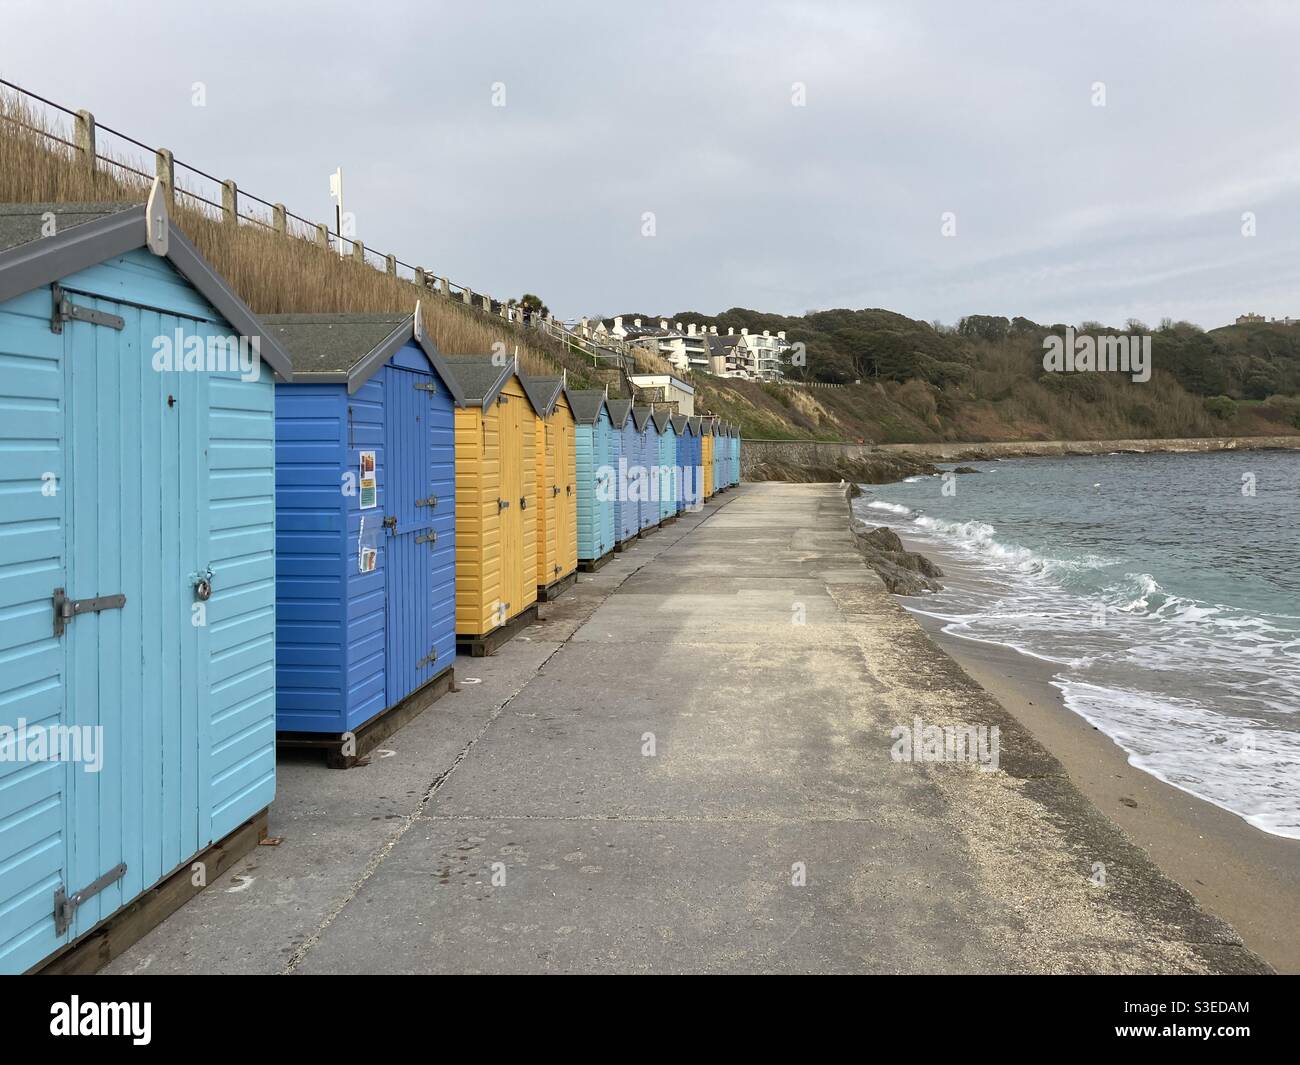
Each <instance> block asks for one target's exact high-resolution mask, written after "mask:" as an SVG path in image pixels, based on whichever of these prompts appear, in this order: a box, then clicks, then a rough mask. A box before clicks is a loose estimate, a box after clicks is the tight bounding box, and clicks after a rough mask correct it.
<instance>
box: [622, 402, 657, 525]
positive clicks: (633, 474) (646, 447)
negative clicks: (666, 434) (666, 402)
mask: <svg viewBox="0 0 1300 1065" xmlns="http://www.w3.org/2000/svg"><path fill="white" fill-rule="evenodd" d="M653 415H654V410H653V409H652V408H650V407H636V406H634V407H633V408H632V422H633V425H634V426H635V428H636V433H637V440H636V465H635V467H630V468H629V473H628V491H629V492H630V493H631V494H632V495H634V496H636V501H637V526H638V528H639V529H640V531H641V532H642V533H645V532H647V531H649V530H653V529H657V528H658V527H659V502H658V500H656V499H655V498H654V495H655V492H654V478H655V467H656V466H658V465H659V430H658V429H657V428H656V427H655V423H654V417H653Z"/></svg>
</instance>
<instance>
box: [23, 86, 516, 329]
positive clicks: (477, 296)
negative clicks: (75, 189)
mask: <svg viewBox="0 0 1300 1065" xmlns="http://www.w3.org/2000/svg"><path fill="white" fill-rule="evenodd" d="M0 86H2V87H3V88H4V89H7V90H8V91H9V93H11V94H12V95H13V96H14V97H15V98H16V99H17V100H18V101H19V102H20V103H22V104H23V105H24V109H25V110H27V111H31V112H39V114H40V120H39V121H38V122H24V121H22V120H21V119H19V118H16V117H14V116H13V115H8V114H4V113H0V119H3V120H4V121H6V122H9V123H10V124H12V125H15V126H19V127H21V128H23V129H25V130H27V131H28V132H30V133H33V134H35V135H37V136H40V137H44V138H46V139H47V140H50V141H52V142H55V143H57V144H61V145H63V146H64V147H66V148H70V149H71V150H72V151H73V153H74V157H75V159H76V160H77V162H78V163H79V165H81V166H83V167H85V168H86V169H87V170H89V171H91V172H92V173H93V172H97V171H99V170H101V169H107V168H113V169H116V170H121V171H125V172H126V173H129V174H132V175H134V176H135V177H138V178H140V179H142V180H144V181H147V182H150V183H152V182H153V181H155V180H158V181H161V182H162V184H163V186H164V188H166V190H167V192H168V194H169V195H170V197H171V198H172V201H173V202H176V201H177V200H180V199H183V200H184V202H185V203H186V204H187V205H190V206H193V207H194V208H195V209H197V210H199V211H201V212H203V213H205V214H207V215H209V216H210V217H213V218H217V219H220V220H222V221H226V222H230V223H232V224H236V225H238V224H244V225H255V226H260V227H262V228H264V229H268V230H272V231H274V232H277V233H281V234H283V235H285V236H289V237H297V238H300V239H304V240H314V241H315V242H317V243H318V244H320V245H321V246H322V247H325V248H328V249H331V250H333V251H335V252H336V253H338V254H340V255H342V256H350V257H351V258H352V259H354V260H355V261H357V262H360V263H366V264H367V265H370V266H372V267H374V268H375V269H377V270H381V271H383V272H385V273H387V274H388V275H389V276H391V277H396V278H401V279H402V280H405V281H409V282H411V283H412V284H414V285H416V286H418V287H420V288H421V289H424V290H426V291H428V292H431V293H433V294H434V295H437V296H442V297H445V298H447V299H451V300H459V301H460V302H462V303H465V304H466V305H469V306H472V307H475V308H477V309H481V310H484V311H487V312H489V313H498V314H499V315H500V316H501V317H502V318H506V319H507V320H511V319H512V318H513V316H512V315H511V313H510V311H511V306H510V303H509V301H501V300H496V299H493V298H492V297H491V296H489V295H487V294H486V293H482V292H478V291H476V290H475V289H473V288H471V287H470V286H469V285H465V284H462V283H460V282H458V281H453V280H451V278H449V277H445V276H439V275H437V274H435V273H434V272H433V271H431V270H426V269H425V268H424V267H422V266H416V265H413V264H411V263H408V262H405V261H404V260H402V259H399V258H398V257H397V256H396V255H390V254H384V253H382V252H379V251H376V250H374V249H371V248H367V247H366V246H365V243H364V242H363V241H362V240H360V239H359V238H357V237H355V236H348V235H346V234H344V233H341V232H339V231H338V228H337V227H336V228H335V229H331V228H330V226H329V225H328V224H327V223H323V222H314V221H312V220H311V219H309V218H305V217H303V216H302V215H299V214H295V213H294V212H293V211H290V210H288V208H286V207H285V205H284V204H282V203H273V202H272V201H270V200H265V199H263V198H262V197H260V196H255V195H254V194H253V193H251V192H247V191H245V190H242V189H240V188H239V186H238V185H237V184H236V182H235V181H234V180H232V179H226V178H219V177H216V176H215V175H213V174H210V173H208V172H207V171H205V170H202V169H200V168H199V167H197V166H193V165H191V164H189V163H186V162H184V161H182V160H180V159H177V158H176V157H175V156H174V155H173V154H172V152H170V151H169V150H168V149H166V148H160V147H151V146H150V145H148V144H145V143H144V142H143V141H139V140H137V139H136V138H134V137H132V136H130V135H129V134H126V133H123V132H121V131H120V130H116V129H114V128H113V127H111V126H106V125H104V124H103V123H102V122H97V121H96V119H95V116H94V115H93V114H92V113H91V112H89V111H85V110H73V109H72V108H70V107H64V106H63V105H62V104H60V103H57V102H55V101H54V100H50V99H48V98H47V97H44V96H41V95H39V94H38V93H34V92H31V91H30V90H28V89H24V88H23V87H22V86H21V85H17V84H15V83H14V82H12V81H9V80H7V79H5V78H0ZM42 109H43V110H42ZM60 123H62V126H63V127H65V128H62V129H61V128H60ZM65 134H66V135H65ZM105 135H107V136H108V137H110V138H113V139H115V140H116V141H120V142H122V143H123V144H125V145H129V146H130V147H129V149H128V153H127V154H128V155H129V154H130V152H131V151H135V152H145V153H147V154H148V155H152V156H153V160H154V164H153V173H150V172H149V171H148V170H147V169H143V168H142V166H141V165H135V164H136V163H138V160H131V161H128V159H127V158H124V157H123V156H122V155H120V154H117V153H113V152H109V151H101V150H100V148H101V142H102V140H103V138H104V136H105ZM178 174H179V177H180V180H178Z"/></svg>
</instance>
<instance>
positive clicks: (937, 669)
mask: <svg viewBox="0 0 1300 1065" xmlns="http://www.w3.org/2000/svg"><path fill="white" fill-rule="evenodd" d="M541 609H542V615H543V620H542V621H541V622H540V623H539V624H537V625H535V626H533V627H532V628H530V629H527V630H525V631H524V632H523V634H522V635H521V637H519V638H516V639H515V640H514V641H512V642H511V643H510V644H508V645H507V646H505V647H504V648H502V649H501V650H500V651H499V652H498V653H497V654H496V655H495V656H494V657H491V658H487V659H478V660H472V659H464V658H462V659H460V660H459V661H458V662H457V667H456V669H457V676H458V680H459V684H460V691H458V692H456V693H453V694H450V695H448V696H446V697H445V698H444V699H442V700H441V701H440V702H439V703H437V704H435V705H434V706H433V707H432V708H431V709H430V710H428V711H427V712H426V713H424V714H423V715H422V716H421V717H420V718H418V719H417V720H416V721H414V722H413V723H412V724H410V725H408V726H407V727H406V728H404V729H403V730H402V731H400V732H398V733H397V734H396V735H394V736H393V737H391V739H389V740H388V741H387V742H386V743H385V744H384V746H383V749H381V750H380V751H379V752H376V753H375V754H374V755H372V757H371V759H370V762H369V764H367V765H363V766H360V767H358V768H355V769H352V770H349V771H346V772H340V771H334V770H329V769H326V768H325V767H324V766H323V765H322V764H321V763H320V762H318V761H315V760H313V759H311V758H306V757H295V758H292V759H289V758H286V757H282V758H281V760H280V770H281V772H280V780H279V794H278V798H277V801H276V804H275V806H274V807H273V808H272V812H271V832H272V834H273V835H275V836H277V837H281V838H282V842H281V843H280V844H279V846H276V847H259V848H256V849H255V850H254V852H253V853H252V854H251V855H250V856H249V857H248V858H247V859H245V860H244V861H243V862H241V863H240V864H239V865H238V866H236V867H235V868H234V870H233V871H232V873H230V874H227V875H226V876H225V877H223V879H222V882H220V883H217V884H214V885H212V886H211V887H209V889H208V890H207V891H205V892H203V893H202V894H201V895H199V896H198V897H197V898H196V899H195V900H194V901H193V902H191V903H190V904H189V905H187V906H186V907H184V908H183V909H182V910H180V911H179V912H178V913H176V914H175V915H174V916H173V917H171V918H170V919H169V920H168V921H167V922H165V923H164V924H163V925H162V926H161V927H160V928H158V929H156V930H155V931H154V932H152V933H151V934H150V935H149V936H147V937H146V938H145V939H144V940H142V941H141V942H140V943H138V944H137V945H136V946H135V947H134V948H132V949H131V950H130V951H128V952H127V953H126V954H125V955H124V956H123V957H121V958H119V959H118V960H117V961H115V962H114V963H113V964H112V965H111V966H110V969H109V971H113V972H149V973H163V972H166V973H172V972H175V973H191V972H194V973H197V972H223V973H245V972H257V973H282V972H294V973H297V972H302V973H329V972H335V973H337V972H363V973H390V972H392V973H426V972H428V973H432V972H679V971H689V972H700V971H722V972H953V971H958V972H1207V971H1208V972H1239V971H1260V970H1261V969H1262V968H1263V966H1262V963H1260V962H1259V961H1258V959H1257V958H1256V957H1255V956H1254V955H1253V954H1251V953H1250V952H1249V951H1247V950H1246V949H1245V948H1244V947H1243V946H1242V945H1241V943H1240V940H1239V939H1238V937H1237V936H1236V934H1235V933H1234V932H1233V931H1232V930H1231V929H1230V928H1228V926H1226V925H1225V924H1223V923H1222V922H1221V921H1219V920H1217V919H1216V918H1213V917H1210V916H1208V915H1207V914H1205V913H1204V912H1203V911H1202V910H1200V909H1199V908H1198V907H1197V905H1196V904H1195V903H1194V902H1193V901H1192V900H1191V898H1190V897H1189V896H1188V895H1187V894H1186V892H1184V891H1183V890H1182V889H1181V888H1179V887H1178V886H1176V885H1175V884H1173V883H1172V882H1171V881H1169V880H1168V879H1167V878H1165V877H1164V876H1163V875H1161V874H1160V873H1159V872H1158V871H1157V870H1156V869H1155V868H1154V867H1153V866H1152V865H1151V863H1150V862H1149V861H1148V860H1147V858H1146V857H1145V855H1144V854H1143V852H1141V851H1140V850H1139V849H1137V848H1136V847H1134V846H1132V845H1131V844H1129V843H1128V842H1127V841H1126V840H1125V838H1124V837H1123V836H1122V835H1121V834H1120V833H1119V831H1118V829H1116V828H1115V827H1114V826H1113V825H1112V824H1111V823H1110V822H1109V821H1108V820H1106V819H1105V818H1104V817H1102V815H1101V814H1100V813H1098V812H1097V811H1096V810H1095V809H1094V808H1093V807H1092V806H1091V805H1089V804H1088V803H1087V801H1086V800H1084V799H1083V797H1082V796H1081V795H1080V794H1079V793H1078V792H1077V791H1076V790H1075V788H1074V787H1073V785H1071V784H1070V782H1069V781H1068V779H1067V778H1066V777H1065V775H1064V772H1063V770H1062V769H1061V767H1060V765H1059V763H1057V762H1056V760H1055V759H1054V758H1052V757H1051V756H1050V755H1049V754H1048V753H1047V752H1046V751H1045V750H1044V749H1043V748H1042V747H1041V746H1040V745H1038V743H1037V742H1036V741H1034V740H1033V739H1032V737H1030V735H1029V734H1028V733H1027V732H1026V731H1025V730H1024V729H1023V728H1022V727H1021V726H1019V725H1018V724H1017V723H1016V722H1015V721H1014V720H1013V719H1012V718H1011V717H1010V716H1009V715H1008V714H1007V713H1006V712H1005V711H1004V710H1003V709H1002V708H1001V707H1000V706H999V705H998V703H997V702H996V701H995V700H994V699H993V698H992V697H991V696H989V695H987V694H986V693H985V692H984V691H983V690H982V689H980V688H978V687H977V686H976V685H975V684H974V683H973V682H972V681H971V680H970V679H969V678H968V677H967V676H966V674H965V673H963V672H962V671H961V670H960V669H959V668H958V667H957V666H956V665H955V664H954V663H953V662H952V661H951V659H949V658H948V657H947V656H946V655H944V654H943V653H942V652H941V651H939V650H938V649H937V648H935V647H934V645H933V644H931V643H930V641H929V640H928V639H927V638H926V636H925V635H924V634H923V633H922V632H921V630H920V628H919V627H918V626H917V625H916V624H915V622H913V620H912V619H911V618H910V617H909V616H908V615H907V613H906V612H905V611H904V610H903V609H902V608H901V607H900V606H899V605H898V604H897V602H895V601H894V600H893V599H892V597H890V596H889V595H888V594H887V593H886V592H885V591H884V589H883V587H882V586H881V584H880V582H879V581H878V580H877V579H876V577H875V576H874V574H872V573H871V572H870V571H869V570H868V569H867V568H866V567H865V565H864V564H863V563H862V562H861V560H860V559H859V557H858V555H857V554H856V552H855V550H854V548H853V544H852V538H851V537H850V535H849V533H848V528H847V512H846V506H845V503H844V500H843V498H842V496H841V494H840V492H839V491H838V490H837V489H836V488H835V487H833V486H830V485H790V484H756V485H744V486H742V487H740V488H739V489H733V490H732V491H731V492H729V493H726V494H725V495H724V496H722V497H721V499H719V500H718V501H717V502H715V503H710V504H709V505H707V506H706V507H705V508H704V510H703V512H702V513H700V514H696V515H687V516H685V517H684V518H683V519H682V520H680V521H679V522H678V523H677V524H675V525H673V526H670V527H669V528H667V529H664V530H661V531H659V532H657V533H654V534H653V535H651V536H649V537H647V538H646V539H644V540H642V541H640V542H638V544H637V546H636V547H634V548H632V549H631V550H629V551H627V552H625V553H624V554H622V555H620V556H618V557H617V558H616V559H615V560H614V561H613V562H612V563H611V564H609V565H608V566H606V567H605V568H604V569H602V570H601V571H600V572H598V573H596V574H594V575H590V576H588V575H581V577H580V580H579V583H578V585H577V586H576V588H575V589H574V590H572V591H571V592H570V593H568V594H566V595H565V596H564V597H562V598H561V599H560V600H559V601H558V602H556V603H554V604H547V605H543V606H542V608H541ZM918 718H919V719H920V720H921V722H922V723H923V724H924V725H954V724H958V723H963V724H968V725H971V726H982V727H984V728H986V729H991V728H993V727H994V726H996V727H998V729H999V733H1000V746H999V768H998V769H997V771H993V772H984V771H981V770H980V769H979V768H978V767H977V766H974V765H970V764H953V763H923V762H898V761H895V760H893V759H892V758H891V747H893V746H894V745H895V741H894V739H893V738H891V735H890V733H891V730H892V729H894V728H895V727H896V726H899V725H905V726H907V727H908V728H909V729H910V728H911V727H912V726H913V725H914V723H915V722H916V719H918ZM1099 870H1100V872H1099Z"/></svg>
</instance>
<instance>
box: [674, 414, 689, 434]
mask: <svg viewBox="0 0 1300 1065" xmlns="http://www.w3.org/2000/svg"><path fill="white" fill-rule="evenodd" d="M690 427H691V420H690V419H689V418H688V417H686V415H685V414H674V415H673V428H674V429H675V430H677V435H678V436H681V435H682V434H683V433H685V432H686V431H687V430H688V429H689V428H690Z"/></svg>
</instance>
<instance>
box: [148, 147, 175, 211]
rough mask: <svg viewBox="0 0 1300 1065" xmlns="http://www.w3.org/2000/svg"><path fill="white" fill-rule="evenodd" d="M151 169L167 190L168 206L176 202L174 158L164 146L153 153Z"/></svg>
mask: <svg viewBox="0 0 1300 1065" xmlns="http://www.w3.org/2000/svg"><path fill="white" fill-rule="evenodd" d="M153 171H154V174H155V175H156V176H157V178H158V180H159V181H161V182H162V186H163V188H164V189H166V190H167V204H168V206H169V207H170V206H171V205H173V204H175V202H176V159H175V158H174V157H173V156H172V153H171V152H169V151H168V150H167V149H166V148H159V149H158V151H157V152H156V153H155V155H154V164H153Z"/></svg>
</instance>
